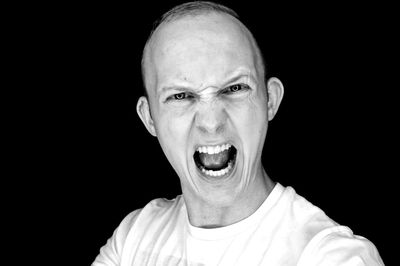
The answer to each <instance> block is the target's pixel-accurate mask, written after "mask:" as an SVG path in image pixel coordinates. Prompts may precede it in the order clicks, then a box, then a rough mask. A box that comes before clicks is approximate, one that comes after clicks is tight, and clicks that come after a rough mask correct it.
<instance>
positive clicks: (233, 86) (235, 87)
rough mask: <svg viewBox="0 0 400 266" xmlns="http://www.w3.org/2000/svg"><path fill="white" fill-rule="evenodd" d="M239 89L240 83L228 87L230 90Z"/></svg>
mask: <svg viewBox="0 0 400 266" xmlns="http://www.w3.org/2000/svg"><path fill="white" fill-rule="evenodd" d="M241 89H242V85H241V84H236V85H232V86H230V87H229V91H230V92H237V91H240V90H241Z"/></svg>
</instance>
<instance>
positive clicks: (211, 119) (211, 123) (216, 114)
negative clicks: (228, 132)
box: [195, 100, 227, 133]
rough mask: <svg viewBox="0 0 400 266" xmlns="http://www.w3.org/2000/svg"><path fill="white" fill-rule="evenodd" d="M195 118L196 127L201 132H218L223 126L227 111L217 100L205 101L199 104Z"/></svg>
mask: <svg viewBox="0 0 400 266" xmlns="http://www.w3.org/2000/svg"><path fill="white" fill-rule="evenodd" d="M195 120H196V126H197V128H198V129H200V130H201V131H202V132H207V133H219V132H221V131H222V130H223V129H224V127H225V124H226V120H227V113H226V110H225V108H224V106H223V104H222V103H220V102H219V101H216V100H211V101H206V102H203V103H201V104H200V106H199V108H198V110H197V113H196V118H195Z"/></svg>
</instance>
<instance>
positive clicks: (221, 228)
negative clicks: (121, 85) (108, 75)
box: [93, 2, 383, 266]
mask: <svg viewBox="0 0 400 266" xmlns="http://www.w3.org/2000/svg"><path fill="white" fill-rule="evenodd" d="M142 70H143V79H144V84H145V87H146V92H147V96H146V97H141V98H140V99H139V100H138V103H137V112H138V114H139V116H140V118H141V120H142V121H143V123H144V125H145V126H146V128H147V130H148V131H149V132H150V134H152V135H153V136H156V137H157V138H158V140H159V142H160V144H161V147H162V149H163V151H164V153H165V155H166V157H167V158H168V160H169V162H170V163H171V165H172V166H173V168H174V170H175V171H176V173H177V175H178V177H179V178H180V183H181V187H182V195H181V196H178V197H177V198H175V199H174V200H165V199H156V200H153V201H151V202H150V203H149V204H148V205H146V206H145V207H144V208H143V209H140V210H136V211H134V212H132V213H131V214H129V215H128V216H127V217H126V218H125V219H124V220H123V221H122V223H121V224H120V226H119V227H118V228H117V229H116V230H115V232H114V234H113V236H112V237H111V238H110V239H109V240H108V242H107V244H106V245H105V246H104V247H102V248H101V250H100V254H99V255H98V257H97V258H96V260H95V262H94V263H93V265H95V266H98V265H307V266H310V265H383V262H382V260H381V258H380V256H379V254H378V251H377V250H376V248H375V246H374V245H373V244H372V243H371V242H369V241H368V240H367V239H365V238H363V237H360V236H356V235H353V233H352V231H351V230H350V229H349V228H348V227H345V226H340V225H338V224H337V223H335V222H334V221H333V220H331V219H330V218H328V217H327V216H326V215H325V214H324V212H322V211H321V210H320V209H319V208H317V207H315V206H313V205H312V204H311V203H309V202H307V201H306V200H305V199H304V198H302V197H301V196H299V195H297V194H296V193H295V191H294V190H293V189H292V188H290V187H287V188H285V187H283V186H282V185H280V184H279V183H275V182H273V181H272V180H271V178H270V177H269V176H268V174H267V173H266V171H265V170H264V168H263V166H262V164H261V153H262V148H263V145H264V140H265V137H266V133H267V128H268V121H270V120H272V119H273V117H274V116H275V115H276V113H277V110H278V107H279V104H280V102H281V100H282V97H283V85H282V84H281V82H280V81H279V80H278V79H276V78H271V79H269V80H267V81H265V79H264V77H265V73H264V72H265V68H264V63H263V60H262V56H261V52H260V50H259V48H258V46H257V44H256V41H255V39H254V38H253V36H252V34H251V33H250V32H249V30H248V29H247V28H246V27H245V26H244V25H243V24H242V23H241V22H240V21H239V20H238V19H237V15H236V13H234V12H233V11H232V10H230V9H228V8H226V7H224V6H221V5H217V4H214V3H210V2H193V3H186V4H183V5H180V6H178V7H175V8H174V9H172V10H171V11H169V12H168V13H166V14H165V15H164V16H163V18H162V20H161V22H160V23H159V24H158V26H157V27H156V29H155V30H154V31H153V32H152V34H151V36H150V37H149V40H148V42H147V43H146V46H145V49H144V52H143V62H142Z"/></svg>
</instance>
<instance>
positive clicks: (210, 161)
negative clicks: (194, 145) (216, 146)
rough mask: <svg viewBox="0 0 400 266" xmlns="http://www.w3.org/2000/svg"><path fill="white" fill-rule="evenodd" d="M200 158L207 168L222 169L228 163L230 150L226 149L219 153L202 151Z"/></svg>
mask: <svg viewBox="0 0 400 266" xmlns="http://www.w3.org/2000/svg"><path fill="white" fill-rule="evenodd" d="M199 158H200V161H201V163H202V164H203V165H204V167H205V168H207V169H212V170H215V169H222V168H224V167H225V165H226V164H227V163H228V160H229V152H228V150H225V151H223V152H220V153H217V154H208V153H200V154H199Z"/></svg>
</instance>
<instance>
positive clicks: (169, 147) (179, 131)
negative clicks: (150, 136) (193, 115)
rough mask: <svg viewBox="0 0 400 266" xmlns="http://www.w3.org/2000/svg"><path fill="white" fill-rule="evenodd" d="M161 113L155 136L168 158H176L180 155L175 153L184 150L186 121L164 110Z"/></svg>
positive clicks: (186, 130)
mask: <svg viewBox="0 0 400 266" xmlns="http://www.w3.org/2000/svg"><path fill="white" fill-rule="evenodd" d="M161 113H162V114H160V116H159V119H158V123H157V136H158V138H159V140H160V143H161V145H162V146H163V149H164V151H165V152H166V153H167V155H168V157H171V156H177V154H181V153H176V151H177V150H182V149H183V148H185V145H184V144H185V140H186V139H187V134H188V122H187V120H188V119H187V118H185V117H184V116H181V115H179V114H177V113H176V112H173V111H166V110H164V111H163V112H161ZM179 156H180V155H179Z"/></svg>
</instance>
